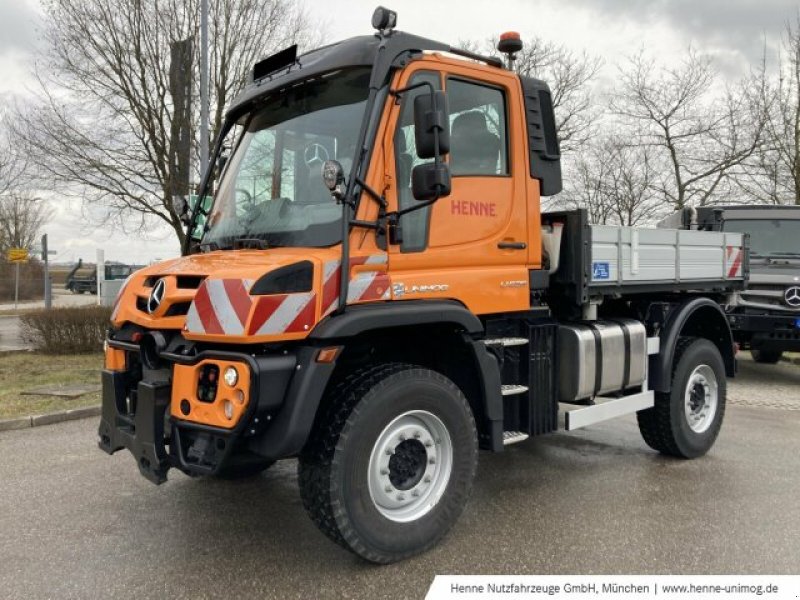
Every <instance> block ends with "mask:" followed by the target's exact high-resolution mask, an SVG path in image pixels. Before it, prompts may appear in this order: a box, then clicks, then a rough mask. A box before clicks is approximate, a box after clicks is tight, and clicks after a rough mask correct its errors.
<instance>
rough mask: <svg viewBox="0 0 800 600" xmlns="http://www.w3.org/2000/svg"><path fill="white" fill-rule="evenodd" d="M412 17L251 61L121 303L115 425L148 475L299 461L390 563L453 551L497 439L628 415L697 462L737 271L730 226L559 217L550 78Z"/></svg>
mask: <svg viewBox="0 0 800 600" xmlns="http://www.w3.org/2000/svg"><path fill="white" fill-rule="evenodd" d="M396 21H397V15H396V13H394V12H393V11H390V10H387V9H385V8H382V7H379V8H378V9H377V10H376V11H375V14H374V15H373V27H374V29H375V30H376V33H375V34H374V35H370V36H363V37H357V38H352V39H349V40H345V41H343V42H340V43H337V44H333V45H331V46H326V47H324V48H320V49H317V50H314V51H311V52H309V53H307V54H304V55H301V56H298V55H297V49H296V47H290V48H287V49H286V50H284V51H282V52H279V53H277V54H275V55H273V56H271V57H268V58H266V59H264V60H262V61H260V62H258V63H257V64H255V65H254V67H253V72H252V74H251V82H250V84H249V85H248V86H247V87H246V89H245V90H244V91H243V92H242V94H241V95H240V96H239V98H237V99H236V100H235V101H234V102H233V103H232V105H231V107H230V108H229V110H228V112H227V115H226V119H225V122H224V125H223V127H222V130H221V131H220V134H219V136H218V139H217V142H216V145H215V149H214V152H213V155H212V156H213V157H214V158H213V160H212V163H211V165H210V166H209V168H208V169H207V170H206V172H205V176H204V181H203V184H202V186H201V187H202V189H201V193H200V198H201V200H200V201H198V203H197V204H196V205H195V207H194V209H193V211H192V212H191V214H189V215H186V220H187V231H188V235H187V242H186V245H185V247H184V248H183V255H182V256H181V257H179V258H175V259H173V260H169V261H165V262H162V263H159V264H156V265H152V266H150V267H148V268H146V269H142V270H140V271H137V272H136V273H134V274H133V275H131V277H130V278H129V279H128V280H127V281H126V283H125V284H124V286H123V288H122V290H121V291H120V295H119V297H118V299H117V302H116V303H115V306H114V309H113V312H112V316H111V321H112V327H111V329H110V331H109V336H108V340H107V346H108V349H107V352H106V365H105V369H104V371H103V375H102V377H103V414H102V418H101V422H100V427H99V436H100V442H99V444H100V448H101V449H103V450H104V451H105V452H108V453H114V452H116V451H119V450H123V449H127V450H128V451H130V452H131V454H132V455H133V456H134V458H135V460H136V464H137V465H138V468H139V471H140V472H141V474H142V475H144V476H145V477H146V478H148V479H149V480H151V481H152V482H154V483H163V482H165V481H166V479H167V473H168V471H169V470H170V469H172V468H175V469H179V470H181V471H183V472H184V473H187V474H189V475H192V476H210V477H226V478H230V477H240V476H245V475H252V474H254V473H257V472H259V471H261V470H263V469H266V468H268V467H269V466H270V465H271V464H272V463H273V462H274V461H276V460H279V459H284V458H293V457H295V458H297V459H298V480H299V484H300V490H301V497H302V499H303V504H304V506H305V508H306V510H307V512H308V513H309V515H310V516H311V518H312V520H313V521H314V522H315V523H316V524H317V526H318V527H319V528H320V529H321V530H322V532H323V533H325V534H326V535H327V536H328V537H330V538H331V539H332V540H333V541H335V542H336V543H338V544H340V545H342V546H343V547H345V548H346V549H348V550H350V551H352V552H354V553H356V554H357V555H359V556H361V557H362V558H364V559H366V560H369V561H372V562H377V563H387V562H392V561H396V560H400V559H403V558H405V557H408V556H411V555H414V554H417V553H419V552H422V551H424V550H426V549H428V548H430V547H432V546H433V545H434V544H436V543H438V541H439V540H440V539H441V538H442V537H443V536H444V535H445V534H446V532H447V531H448V530H449V528H450V527H451V526H452V525H453V523H454V522H455V521H456V519H457V518H458V516H459V514H460V513H461V511H462V509H463V507H464V505H465V503H466V501H467V498H468V496H469V491H470V489H471V484H472V480H473V478H474V475H475V469H476V464H477V459H478V450H479V449H483V450H486V451H491V452H502V451H504V450H505V449H506V448H507V447H508V446H510V445H511V444H514V443H519V442H523V441H525V440H527V439H529V438H532V437H535V436H538V435H545V434H549V433H553V432H555V431H556V430H557V429H559V428H560V427H561V426H562V423H563V426H564V427H565V428H566V429H569V430H571V429H576V428H579V427H585V426H590V425H592V424H594V423H597V422H600V421H603V420H605V419H609V418H613V417H616V416H621V415H625V414H636V415H637V420H638V425H639V428H640V431H641V432H642V435H643V438H644V441H645V442H646V443H647V444H648V445H649V446H650V447H652V448H654V449H655V450H657V451H659V452H662V453H664V454H668V455H672V456H677V457H681V458H695V457H699V456H701V455H703V454H705V453H706V452H707V451H708V450H709V449H710V448H711V447H712V445H713V443H714V441H715V439H716V437H717V435H718V433H719V431H720V427H721V425H722V419H723V415H724V409H725V380H726V377H728V376H733V375H734V373H735V358H734V351H733V339H732V336H731V332H730V329H729V327H728V323H727V320H726V317H725V315H724V314H723V312H722V310H721V309H720V307H719V302H720V300H721V298H722V297H724V295H726V294H728V293H730V292H731V291H733V290H738V289H741V288H742V287H743V285H744V282H745V277H746V270H745V269H743V268H737V269H733V270H731V269H730V265H729V264H728V263H727V260H728V258H727V250H728V247H732V248H735V249H736V250H737V251H738V250H741V251H742V252H743V253H744V254H743V256H744V259H743V261H744V262H743V263H742V264H743V265H746V264H747V248H746V246H745V244H744V239H745V236H744V235H742V234H739V233H733V232H700V231H693V232H686V231H679V230H672V231H668V232H661V231H656V230H643V229H637V228H613V227H600V226H593V225H591V224H590V223H588V221H587V217H586V212H585V211H580V210H578V211H570V212H557V213H549V214H543V213H542V212H541V198H542V197H543V196H548V195H553V194H556V193H558V192H559V191H560V190H561V186H562V180H561V167H560V152H559V145H558V139H557V135H556V129H555V119H554V114H553V105H552V99H551V96H550V91H549V88H548V86H547V84H546V83H545V82H543V81H539V80H536V79H532V78H527V77H522V76H519V75H517V74H516V73H514V72H513V70H511V69H509V68H507V67H508V66H509V65H512V64H513V58H514V55H515V53H516V52H518V51H519V50H520V49H521V47H522V42H521V40H520V39H519V36H518V35H516V34H513V33H509V34H504V35H503V36H502V37H501V41H500V44H499V45H498V50H499V51H500V52H501V53H503V54H505V55H506V60H505V62H504V61H503V60H502V59H500V58H497V57H487V56H481V55H478V54H474V53H471V52H466V51H464V50H461V49H458V48H454V47H451V46H450V45H448V44H445V43H442V42H437V41H434V40H429V39H425V38H421V37H418V36H414V35H411V34H407V33H403V32H401V31H397V30H396V29H395V25H396ZM226 148H229V149H230V150H226ZM564 407H566V409H565V408H564ZM562 413H564V414H563V416H562Z"/></svg>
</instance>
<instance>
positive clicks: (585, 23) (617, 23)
mask: <svg viewBox="0 0 800 600" xmlns="http://www.w3.org/2000/svg"><path fill="white" fill-rule="evenodd" d="M384 1H385V2H386V4H387V5H388V6H389V7H390V8H393V9H394V10H396V11H397V12H398V29H403V30H405V31H410V32H414V33H418V34H420V35H424V36H426V37H431V38H434V39H440V40H442V41H445V42H450V43H452V44H456V43H457V42H458V41H459V40H467V39H479V40H480V39H485V38H488V37H491V36H494V35H497V34H499V33H501V32H503V31H508V30H516V31H519V32H520V33H521V34H522V36H523V40H524V38H525V36H526V35H528V36H531V35H534V34H535V35H539V36H540V37H542V38H545V39H548V40H552V41H556V42H560V43H563V44H564V45H566V46H568V47H570V48H572V49H574V50H586V51H587V52H589V53H590V54H592V55H595V56H599V57H601V58H602V59H603V61H604V65H605V66H604V69H603V72H602V78H603V79H604V80H606V81H611V80H613V77H614V74H615V72H616V65H618V64H620V63H622V62H624V60H625V57H626V56H629V55H630V54H632V53H634V52H636V51H638V50H639V49H645V50H647V51H648V52H651V53H653V54H654V55H656V56H658V57H660V58H661V59H662V60H663V61H664V62H667V63H669V62H674V61H676V60H679V58H680V55H681V52H683V51H684V50H685V49H686V48H687V47H688V46H689V45H692V46H694V47H695V48H696V49H697V50H698V51H700V52H702V53H705V54H709V55H712V56H713V57H714V60H715V63H716V65H717V67H718V69H719V71H720V73H721V74H723V75H724V76H725V77H727V78H730V79H731V80H733V79H735V78H737V77H739V76H741V75H743V74H744V73H746V72H747V69H748V65H749V64H750V63H751V62H752V61H755V60H758V58H759V57H760V55H761V52H762V48H763V47H764V44H765V43H766V46H767V49H768V52H769V53H770V54H771V53H774V51H775V49H776V48H777V45H778V41H779V38H780V34H781V32H782V30H783V28H784V25H785V23H786V22H787V20H793V19H795V18H796V17H797V14H798V2H797V0H495V1H494V2H487V0H435V1H433V0H403V1H400V0H394V2H391V0H384ZM377 3H378V0H306V2H305V4H306V6H307V7H308V10H309V13H310V14H311V15H312V17H313V18H314V19H315V20H317V21H318V22H319V23H322V24H323V26H324V28H325V32H326V35H327V39H328V40H329V41H336V40H338V39H342V38H345V37H350V36H353V35H361V34H365V33H369V32H370V17H371V15H372V11H373V9H374V8H375V6H376V5H377ZM487 7H490V9H487ZM40 11H41V9H40V7H39V4H38V2H37V0H0V102H4V101H6V100H7V99H8V96H11V95H16V96H19V95H23V96H24V94H25V93H26V92H25V89H26V87H30V86H31V85H32V82H31V77H30V75H29V73H30V72H31V70H32V57H33V55H34V53H35V50H36V47H37V44H38V43H40V42H39V35H38V28H39V27H40V25H39V15H40ZM54 210H55V217H54V220H53V222H52V223H51V224H50V225H49V226H48V228H47V232H48V233H49V236H50V239H51V242H50V245H51V247H52V248H55V249H56V250H58V252H59V254H58V257H56V260H59V261H71V260H76V259H77V258H79V257H81V258H83V259H84V260H94V256H95V249H96V248H97V247H98V246H99V247H103V248H104V249H105V254H106V258H107V259H113V260H120V261H125V262H137V263H146V262H149V261H150V260H152V259H154V258H165V257H168V256H172V255H175V254H177V253H178V248H177V244H176V243H173V242H172V241H171V240H170V238H169V233H168V232H165V234H164V235H161V234H159V233H158V232H154V233H153V234H151V235H152V237H153V239H149V240H143V239H141V238H140V237H134V236H128V235H124V234H120V233H119V232H110V231H99V230H97V229H95V228H93V227H92V226H90V225H87V221H88V219H87V218H86V215H84V214H83V213H82V211H81V207H80V205H79V204H76V203H75V202H72V203H67V202H63V201H62V202H54Z"/></svg>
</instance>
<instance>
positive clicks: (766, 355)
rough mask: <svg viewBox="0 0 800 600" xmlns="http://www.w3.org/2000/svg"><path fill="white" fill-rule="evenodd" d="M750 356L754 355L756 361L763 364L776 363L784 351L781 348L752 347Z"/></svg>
mask: <svg viewBox="0 0 800 600" xmlns="http://www.w3.org/2000/svg"><path fill="white" fill-rule="evenodd" d="M750 356H752V357H753V360H754V361H756V362H757V363H761V364H762V365H774V364H776V363H777V362H778V361H779V360H780V359H781V357H782V356H783V352H781V351H780V350H761V349H759V348H751V349H750Z"/></svg>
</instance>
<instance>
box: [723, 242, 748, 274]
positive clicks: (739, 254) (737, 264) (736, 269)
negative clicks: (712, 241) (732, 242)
mask: <svg viewBox="0 0 800 600" xmlns="http://www.w3.org/2000/svg"><path fill="white" fill-rule="evenodd" d="M743 257H744V249H743V248H741V247H737V246H727V247H726V249H725V270H726V271H727V273H728V277H729V278H732V277H740V276H741V275H742V258H743Z"/></svg>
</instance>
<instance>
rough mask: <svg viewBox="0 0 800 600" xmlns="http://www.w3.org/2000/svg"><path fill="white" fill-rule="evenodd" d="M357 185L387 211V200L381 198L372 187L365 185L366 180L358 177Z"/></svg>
mask: <svg viewBox="0 0 800 600" xmlns="http://www.w3.org/2000/svg"><path fill="white" fill-rule="evenodd" d="M356 183H357V184H358V185H360V186H361V189H363V190H364V191H365V192H367V195H368V196H369V197H370V198H372V199H373V200H375V202H377V203H378V204H379V205H380V206H381V208H382V209H384V210H386V207H387V202H386V198H384V197H383V196H381V195H380V194H379V193H378V192H376V191H375V190H373V189H372V188H371V187H369V186H368V185H367V184H366V183H364V180H363V179H361V178H360V177H356Z"/></svg>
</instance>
